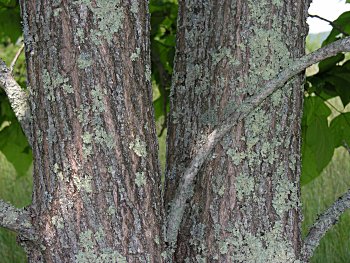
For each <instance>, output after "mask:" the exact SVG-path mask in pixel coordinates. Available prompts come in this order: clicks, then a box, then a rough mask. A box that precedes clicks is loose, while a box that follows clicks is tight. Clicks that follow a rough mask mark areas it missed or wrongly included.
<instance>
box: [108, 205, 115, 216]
mask: <svg viewBox="0 0 350 263" xmlns="http://www.w3.org/2000/svg"><path fill="white" fill-rule="evenodd" d="M115 213H116V209H115V207H114V206H112V205H111V206H109V207H108V209H107V214H108V215H110V216H115Z"/></svg>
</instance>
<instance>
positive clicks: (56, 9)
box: [53, 7, 62, 17]
mask: <svg viewBox="0 0 350 263" xmlns="http://www.w3.org/2000/svg"><path fill="white" fill-rule="evenodd" d="M61 11H62V8H60V7H58V8H55V9H54V10H53V16H54V17H57V16H59V14H60V13H61Z"/></svg>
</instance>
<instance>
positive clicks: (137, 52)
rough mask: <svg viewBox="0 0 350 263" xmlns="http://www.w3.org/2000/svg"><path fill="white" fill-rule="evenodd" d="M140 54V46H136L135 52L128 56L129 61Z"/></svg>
mask: <svg viewBox="0 0 350 263" xmlns="http://www.w3.org/2000/svg"><path fill="white" fill-rule="evenodd" d="M139 55H140V48H136V52H134V53H132V54H131V56H130V59H131V61H135V60H136V59H137V58H138V57H139Z"/></svg>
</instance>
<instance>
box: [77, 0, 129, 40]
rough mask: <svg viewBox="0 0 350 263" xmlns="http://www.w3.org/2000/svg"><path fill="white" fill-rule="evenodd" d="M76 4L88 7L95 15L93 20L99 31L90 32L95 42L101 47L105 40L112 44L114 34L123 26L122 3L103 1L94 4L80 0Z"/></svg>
mask: <svg viewBox="0 0 350 263" xmlns="http://www.w3.org/2000/svg"><path fill="white" fill-rule="evenodd" d="M75 3H76V4H81V5H85V6H87V7H88V8H89V9H90V10H91V12H92V14H93V19H94V21H95V24H97V29H92V30H90V34H91V39H93V42H94V43H95V44H96V45H99V44H100V40H101V39H102V38H103V39H105V40H106V41H107V42H108V43H109V44H111V43H112V39H113V36H114V34H115V33H117V32H118V31H119V30H120V29H121V28H122V26H123V20H124V10H123V7H121V6H120V5H121V1H120V0H103V1H97V2H96V3H95V4H92V3H91V1H86V0H80V1H76V2H75Z"/></svg>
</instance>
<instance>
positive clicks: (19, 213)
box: [0, 200, 37, 241]
mask: <svg viewBox="0 0 350 263" xmlns="http://www.w3.org/2000/svg"><path fill="white" fill-rule="evenodd" d="M0 226H1V227H5V228H7V229H9V230H12V231H15V232H16V233H18V234H21V235H22V236H23V237H25V238H27V239H28V240H32V241H35V240H36V239H37V238H36V235H35V231H34V229H33V226H32V223H31V217H30V214H29V212H28V211H26V210H24V209H19V208H16V207H14V206H12V205H10V204H9V203H6V202H5V201H3V200H0Z"/></svg>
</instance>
